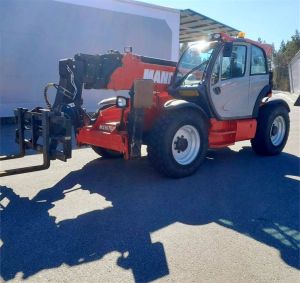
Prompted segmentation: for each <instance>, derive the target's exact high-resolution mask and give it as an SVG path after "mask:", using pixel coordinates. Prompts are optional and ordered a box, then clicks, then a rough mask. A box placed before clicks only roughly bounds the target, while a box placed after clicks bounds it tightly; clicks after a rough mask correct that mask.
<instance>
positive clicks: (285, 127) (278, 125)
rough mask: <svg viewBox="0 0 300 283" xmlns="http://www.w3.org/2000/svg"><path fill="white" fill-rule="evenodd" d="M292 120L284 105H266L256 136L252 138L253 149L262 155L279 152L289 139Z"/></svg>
mask: <svg viewBox="0 0 300 283" xmlns="http://www.w3.org/2000/svg"><path fill="white" fill-rule="evenodd" d="M289 129H290V120H289V114H288V110H287V109H286V108H285V107H284V106H281V105H280V106H273V107H272V106H271V105H270V106H266V107H265V108H263V109H261V110H260V113H259V116H258V119H257V130H256V134H255V137H254V138H253V139H252V140H251V145H252V148H253V150H254V151H255V152H256V153H257V154H260V155H276V154H279V153H280V152H281V151H282V150H283V148H284V146H285V144H286V142H287V139H288V135H289Z"/></svg>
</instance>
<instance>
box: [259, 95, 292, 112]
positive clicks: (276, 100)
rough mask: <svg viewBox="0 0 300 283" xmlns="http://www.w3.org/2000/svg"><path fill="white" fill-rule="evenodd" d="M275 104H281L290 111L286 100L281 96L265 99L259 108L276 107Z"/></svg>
mask: <svg viewBox="0 0 300 283" xmlns="http://www.w3.org/2000/svg"><path fill="white" fill-rule="evenodd" d="M276 106H283V107H285V108H286V109H287V111H288V112H290V111H291V109H290V107H289V105H288V104H287V102H286V101H285V100H283V99H281V98H271V99H269V100H267V101H266V102H265V103H264V104H263V105H262V106H260V107H259V109H262V108H265V107H276Z"/></svg>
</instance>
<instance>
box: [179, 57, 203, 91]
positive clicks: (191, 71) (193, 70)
mask: <svg viewBox="0 0 300 283" xmlns="http://www.w3.org/2000/svg"><path fill="white" fill-rule="evenodd" d="M208 61H209V59H208V60H206V61H204V62H202V63H201V64H200V65H198V66H196V67H195V68H193V69H192V70H190V71H189V72H187V73H186V74H185V75H184V76H183V77H182V78H181V79H180V80H179V81H177V82H176V83H175V86H178V85H180V84H181V83H182V82H183V81H184V80H185V79H186V78H187V77H188V76H189V75H190V74H191V73H193V72H195V71H196V70H197V69H199V68H200V67H201V66H202V65H204V64H205V63H208Z"/></svg>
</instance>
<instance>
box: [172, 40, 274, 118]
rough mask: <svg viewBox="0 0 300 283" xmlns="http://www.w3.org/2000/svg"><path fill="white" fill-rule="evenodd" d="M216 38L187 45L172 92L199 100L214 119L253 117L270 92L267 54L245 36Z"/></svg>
mask: <svg viewBox="0 0 300 283" xmlns="http://www.w3.org/2000/svg"><path fill="white" fill-rule="evenodd" d="M217 39H218V40H216V37H214V36H213V40H212V41H201V42H198V43H196V44H193V45H190V46H189V47H188V49H187V50H186V51H185V52H184V53H183V55H182V56H181V58H180V61H179V63H178V66H177V69H176V71H175V74H174V78H173V80H172V84H171V86H170V89H169V91H170V93H171V95H172V96H174V97H175V98H179V99H184V100H187V101H190V102H194V103H196V104H197V105H199V106H200V107H202V108H203V109H204V110H205V112H206V113H207V115H208V116H209V117H211V118H213V117H214V118H217V119H219V120H228V119H237V118H249V117H253V116H254V109H255V108H256V105H257V104H258V103H259V102H260V101H261V99H262V98H263V97H264V96H267V94H269V93H270V91H271V84H270V73H269V71H268V64H267V56H266V53H265V51H264V49H263V48H262V47H261V46H259V44H255V43H254V42H252V41H250V40H247V39H244V38H232V37H229V36H226V38H222V36H221V35H220V36H219V37H218V38H217Z"/></svg>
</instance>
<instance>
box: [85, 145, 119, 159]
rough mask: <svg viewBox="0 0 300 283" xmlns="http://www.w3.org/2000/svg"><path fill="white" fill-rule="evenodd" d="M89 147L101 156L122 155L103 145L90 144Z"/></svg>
mask: <svg viewBox="0 0 300 283" xmlns="http://www.w3.org/2000/svg"><path fill="white" fill-rule="evenodd" d="M91 148H92V149H93V150H94V151H95V152H96V153H97V154H99V155H101V156H102V157H103V158H120V157H122V156H123V154H122V153H120V152H118V151H114V150H110V149H105V148H103V147H99V146H94V145H91Z"/></svg>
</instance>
